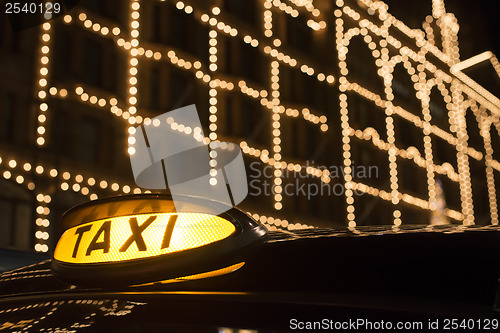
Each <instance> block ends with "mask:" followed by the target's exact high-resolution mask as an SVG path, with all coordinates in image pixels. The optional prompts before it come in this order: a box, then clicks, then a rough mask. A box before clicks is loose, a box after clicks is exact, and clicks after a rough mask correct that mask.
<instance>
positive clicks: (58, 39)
mask: <svg viewBox="0 0 500 333" xmlns="http://www.w3.org/2000/svg"><path fill="white" fill-rule="evenodd" d="M73 43H74V38H72V36H71V33H70V31H69V29H68V27H66V26H61V28H60V29H57V31H56V33H55V42H54V46H53V47H54V49H55V50H54V53H53V56H54V63H55V64H57V66H52V68H53V75H54V79H55V80H56V81H62V82H65V81H66V80H71V79H72V76H73V75H74V74H75V73H74V72H73V66H72V64H73V57H72V53H73Z"/></svg>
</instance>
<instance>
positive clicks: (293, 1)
mask: <svg viewBox="0 0 500 333" xmlns="http://www.w3.org/2000/svg"><path fill="white" fill-rule="evenodd" d="M174 3H175V6H176V8H177V9H178V10H180V11H184V12H185V13H186V14H192V15H194V16H195V18H196V19H198V20H200V21H201V22H202V23H204V24H207V25H209V27H210V31H209V34H210V36H209V42H210V50H209V51H210V61H209V64H206V65H205V64H203V63H202V62H201V61H200V60H199V59H196V58H195V57H193V56H192V55H190V54H184V52H182V51H179V50H173V49H169V50H167V51H166V52H165V51H159V50H154V49H147V48H143V47H142V46H140V45H139V34H140V33H139V17H140V7H141V6H140V2H139V1H137V0H131V2H130V21H129V22H130V35H128V36H125V35H124V34H123V32H122V31H121V29H120V28H119V27H117V26H106V25H104V24H103V23H102V22H101V23H100V22H98V21H99V20H98V19H94V20H91V19H90V18H89V17H88V16H87V14H86V13H84V12H80V13H77V14H75V15H74V16H72V15H66V16H64V18H63V21H64V23H66V24H79V25H80V26H81V27H82V28H84V29H87V30H88V31H90V32H93V33H95V34H98V35H99V36H101V37H102V38H110V39H112V40H113V41H114V42H115V43H116V45H117V46H118V47H119V48H121V49H123V50H124V51H126V52H127V53H128V54H129V68H128V81H127V89H128V92H127V93H128V97H127V100H125V101H122V100H119V99H118V98H117V97H116V96H112V95H107V94H106V93H105V92H103V93H102V96H98V95H99V93H91V92H90V91H93V90H92V88H91V87H89V88H88V89H87V88H86V87H84V86H78V87H76V88H70V87H57V86H51V87H50V88H49V85H48V84H49V83H48V74H49V61H50V57H49V56H50V54H49V53H50V42H51V24H50V23H49V22H46V23H44V24H43V25H42V29H41V34H40V38H41V44H40V67H39V74H40V76H39V81H38V83H39V84H38V88H37V91H36V94H37V96H38V98H39V100H40V104H39V115H38V123H39V125H38V128H37V133H38V136H37V139H36V142H37V144H38V145H40V146H43V145H44V144H45V143H46V140H45V131H46V129H45V125H44V123H45V121H46V115H45V114H46V112H47V111H48V104H47V103H46V102H45V99H46V97H47V93H49V94H50V95H52V96H54V97H56V98H73V99H75V100H77V101H79V102H81V103H89V104H92V105H94V106H95V107H99V108H102V109H105V110H108V109H109V111H110V112H112V113H113V114H114V115H116V116H117V117H120V118H122V119H123V120H125V121H126V122H127V123H128V124H129V126H130V127H129V130H128V131H129V133H130V134H133V133H132V132H133V131H134V128H133V127H132V125H134V124H141V123H144V124H146V125H148V124H150V123H151V119H149V118H142V117H141V116H140V115H137V111H138V110H137V108H136V104H137V97H136V94H137V84H138V80H137V71H138V69H137V66H138V63H139V59H151V60H153V61H168V62H169V63H171V64H172V65H175V66H177V67H179V68H180V69H182V70H186V71H189V72H191V73H193V75H195V77H196V78H197V79H199V80H200V81H201V82H203V83H204V84H207V85H209V87H210V89H209V95H210V96H209V101H210V119H209V120H210V125H209V126H210V128H209V129H210V133H209V138H210V141H211V148H212V147H213V144H214V143H217V142H218V141H217V132H216V131H217V89H224V90H228V91H232V90H233V89H234V88H235V87H239V89H236V90H235V91H236V92H240V93H242V94H245V95H247V96H250V97H251V98H254V99H257V100H258V101H260V104H261V105H262V106H264V107H266V108H267V109H268V110H269V111H270V116H271V117H272V119H273V129H272V131H273V133H272V134H273V135H272V137H273V151H272V153H270V152H269V151H268V150H267V149H258V148H254V147H251V146H249V145H248V144H247V143H246V142H245V141H242V142H241V143H240V146H241V148H242V150H243V152H244V153H245V154H248V155H251V156H254V157H256V158H260V160H262V162H264V163H267V164H269V165H272V166H273V167H275V180H274V185H275V187H276V189H277V190H278V191H277V192H278V194H277V195H276V196H275V197H274V199H275V209H277V210H279V209H281V208H282V204H281V199H282V197H281V195H280V194H279V188H280V185H281V178H280V177H281V174H282V170H285V169H288V170H295V171H298V170H301V169H302V168H305V170H306V172H307V173H308V174H309V175H312V176H315V177H318V178H320V179H321V180H322V181H323V182H324V183H328V182H330V181H331V179H330V177H329V175H328V171H326V170H323V169H321V168H315V167H312V166H307V167H305V166H304V165H301V164H297V163H288V162H286V161H283V160H282V156H281V139H280V129H279V128H280V118H281V117H282V116H287V117H295V118H296V117H299V116H300V115H302V116H303V118H304V120H305V121H309V122H311V123H314V124H318V125H319V126H320V129H321V131H323V132H326V131H327V130H328V125H327V118H326V116H325V115H318V113H319V112H318V111H317V110H309V109H308V108H302V109H301V110H298V109H294V108H291V107H286V106H285V105H283V104H282V103H281V101H280V99H279V67H280V66H283V65H284V66H289V67H291V68H294V67H298V68H300V70H301V71H302V72H303V73H305V74H306V75H309V76H314V77H315V78H316V79H317V81H318V82H325V83H327V84H328V85H333V84H334V83H335V78H334V76H333V75H331V74H328V73H323V72H321V71H319V70H318V69H317V68H314V66H311V65H310V64H307V63H306V62H304V61H302V60H300V59H296V58H294V57H292V56H291V55H289V54H287V53H286V52H285V51H284V50H283V49H281V48H280V47H281V41H280V40H279V39H276V38H274V39H273V38H272V36H273V23H272V20H273V10H274V11H278V10H279V11H281V12H283V13H284V14H285V15H290V16H291V17H297V16H298V15H302V14H301V13H300V11H299V10H298V9H301V7H303V8H305V9H306V10H307V12H308V13H306V14H305V15H309V20H308V21H307V25H308V27H309V28H311V29H312V30H314V31H318V30H321V29H325V28H326V27H327V26H326V22H325V21H322V20H318V19H317V17H319V16H320V14H321V13H320V12H319V10H318V9H317V8H315V7H314V4H313V2H312V0H289V1H280V0H265V2H264V3H263V11H262V13H263V22H264V26H263V31H264V35H265V37H266V38H264V39H262V40H259V38H256V37H255V36H252V33H251V32H247V31H244V29H243V28H241V30H238V29H237V28H235V27H232V26H230V25H228V24H226V23H225V22H223V21H222V20H220V19H218V15H219V14H220V8H218V7H213V8H212V10H211V13H210V14H209V13H204V12H202V11H200V10H197V9H196V8H193V7H192V6H190V5H186V4H185V3H184V2H182V1H175V2H174ZM361 3H363V4H364V5H365V6H366V8H367V9H366V11H367V13H368V14H369V15H377V16H378V18H379V19H380V20H382V22H383V25H382V26H380V27H379V26H377V25H376V24H374V23H372V22H371V21H370V20H367V19H361V15H360V14H359V13H358V12H356V11H355V10H354V9H352V8H350V7H349V6H347V5H345V4H344V2H343V0H337V1H336V4H337V6H338V7H339V9H337V10H336V11H335V29H336V38H337V39H336V45H337V50H338V54H339V63H338V65H339V69H340V73H341V77H340V78H339V90H340V92H341V93H340V114H341V126H342V142H343V156H344V167H345V185H346V192H345V193H346V203H347V219H348V225H349V227H355V226H356V223H355V214H354V196H353V191H354V190H359V191H361V192H364V193H368V194H370V195H374V196H378V197H380V198H382V199H383V200H386V201H390V202H392V203H393V204H394V205H397V204H398V203H399V202H400V201H403V202H405V203H408V204H411V205H414V206H416V207H419V208H422V209H426V210H432V209H433V202H434V201H435V193H436V191H435V181H434V176H435V173H438V174H442V175H445V176H447V177H448V178H449V179H450V180H452V181H454V182H458V183H459V185H460V195H461V199H462V212H457V211H454V210H451V209H448V210H446V214H447V216H449V217H450V218H453V219H455V220H458V221H463V223H464V224H473V223H474V216H473V214H474V210H473V203H472V199H471V198H472V192H471V183H470V176H469V166H468V159H469V158H474V159H476V160H483V159H484V160H485V163H486V173H487V177H488V192H489V197H490V207H491V217H492V223H493V224H497V223H498V212H497V205H496V193H495V188H494V180H493V173H492V170H493V169H496V170H499V171H500V163H499V162H498V161H496V160H494V159H493V158H492V148H491V138H489V131H487V130H486V128H489V126H492V125H495V126H496V125H497V123H495V121H493V120H491V119H492V118H491V116H489V117H484V119H485V120H484V122H483V123H482V124H481V125H480V126H481V128H482V131H481V133H482V135H483V137H484V138H485V151H486V155H485V156H483V154H482V153H481V152H478V151H476V150H474V149H473V148H472V147H468V146H467V132H466V127H465V120H464V117H465V110H466V108H467V107H468V106H471V107H472V108H474V105H475V102H476V101H477V102H478V103H479V104H480V105H481V107H480V108H486V109H488V110H489V111H491V112H496V113H497V114H499V109H498V107H497V106H496V105H495V103H492V102H491V101H496V100H497V99H496V97H495V96H490V95H491V94H490V95H488V94H487V92H486V93H485V92H484V88H482V87H481V86H479V85H478V84H476V83H475V82H466V83H468V84H469V86H471V87H472V88H470V87H468V86H465V85H463V84H461V83H460V82H459V81H458V80H456V79H454V78H453V77H451V76H449V75H448V74H446V73H445V72H443V71H441V70H440V69H438V68H437V67H436V66H435V65H434V64H432V63H431V62H429V61H427V60H426V58H425V54H426V53H431V54H433V55H434V56H436V57H437V58H438V59H440V60H441V61H443V62H445V63H447V64H449V65H450V66H453V65H455V64H457V62H458V59H459V53H458V52H459V50H458V41H457V39H456V32H457V31H458V24H457V22H456V19H455V18H454V16H453V15H452V14H450V13H446V11H445V8H444V3H443V1H442V0H434V1H433V15H432V16H428V17H427V18H426V22H424V25H423V27H424V30H425V33H424V31H421V30H416V29H410V28H409V27H407V26H406V25H405V24H404V23H403V22H401V21H399V20H397V19H396V18H394V17H393V16H392V15H390V14H389V13H388V12H387V5H385V4H384V3H383V2H381V1H376V2H374V1H371V0H361ZM292 5H293V6H296V7H297V8H294V7H293V6H292ZM345 16H347V17H348V18H347V19H350V20H351V21H354V22H355V23H357V24H358V26H359V28H358V27H356V28H353V29H350V30H348V31H345V28H344V20H345V19H346V18H345ZM390 26H393V27H395V28H396V29H397V30H399V31H401V32H402V33H404V34H406V35H407V36H408V37H410V38H413V39H415V41H416V45H417V46H418V47H419V48H420V50H419V51H418V52H415V51H413V50H412V49H411V48H408V47H407V46H404V45H402V43H401V42H400V41H398V40H397V39H396V38H395V37H393V36H391V35H390V34H389V33H388V28H389V27H390ZM436 28H439V29H441V31H444V33H443V38H442V46H439V45H436V40H435V38H434V29H436ZM219 33H221V34H225V35H228V36H231V37H237V38H241V39H242V40H243V41H244V42H245V43H247V44H249V45H250V46H252V47H254V48H258V49H259V51H261V52H262V53H263V54H265V55H267V56H269V57H270V58H271V60H272V61H271V68H270V79H271V87H270V88H269V89H266V88H265V87H249V86H248V85H247V83H246V82H245V81H243V80H239V81H238V82H236V81H233V82H231V81H228V80H227V79H225V80H223V79H220V78H217V77H216V74H217V35H218V34H219ZM355 35H362V36H363V38H364V40H365V42H366V43H367V45H368V47H369V48H370V49H371V50H372V54H373V56H374V58H375V59H376V60H375V63H376V65H377V66H378V67H379V68H380V70H381V72H380V73H382V75H381V76H382V78H383V81H384V86H385V96H384V97H383V98H382V97H380V96H379V95H377V94H375V93H373V92H370V91H369V90H368V89H366V88H364V87H362V86H361V85H360V84H358V83H355V82H349V80H348V78H347V75H348V69H347V65H346V56H347V52H348V48H347V45H348V42H349V40H350V39H351V38H352V37H354V36H355ZM372 36H377V37H378V38H380V42H379V45H377V44H376V43H375V42H374V39H373V38H372ZM426 36H427V38H425V37H426ZM389 46H391V47H394V48H396V49H397V50H399V52H400V54H399V55H396V56H393V57H392V58H390V57H389V52H388V47H389ZM440 47H442V49H443V51H441V50H440ZM494 60H496V58H495V59H494ZM400 62H401V63H403V64H404V65H405V68H407V70H408V73H409V74H410V75H411V78H412V80H413V82H415V84H416V85H418V91H419V92H418V94H417V95H418V96H417V97H418V98H419V99H420V100H421V101H422V116H423V119H421V118H420V117H418V116H415V115H414V114H412V113H410V112H408V111H406V110H404V109H403V108H401V107H400V106H397V105H393V103H392V100H393V98H394V96H393V94H392V72H393V69H394V66H395V65H396V64H397V63H400ZM412 62H414V63H417V66H416V68H414V67H413V65H412ZM492 64H493V65H494V66H495V69H496V70H497V71H499V66H498V61H496V63H493V60H492ZM426 72H430V73H432V75H431V77H428V74H427V73H426ZM432 76H433V77H432ZM434 85H436V86H437V87H438V89H439V90H440V92H441V94H442V95H443V98H444V100H445V102H446V103H447V107H448V110H449V113H448V115H449V117H450V124H451V126H450V128H449V131H448V129H441V128H439V127H437V126H435V125H431V124H430V120H431V115H430V110H429V92H430V90H431V88H432V87H433V86H434ZM447 87H449V88H447ZM346 91H353V92H356V93H358V94H360V95H361V96H363V97H364V98H366V99H368V100H371V101H372V102H373V103H374V104H375V105H377V106H378V107H379V108H381V109H383V110H384V112H385V119H386V130H387V134H388V135H387V137H388V139H387V142H384V141H382V140H381V139H380V135H379V133H377V132H376V131H375V130H374V129H373V128H367V129H365V130H363V131H361V130H356V129H353V128H352V127H351V126H350V124H349V109H348V104H347V95H346V94H345V92H346ZM464 94H465V95H467V96H468V98H469V99H470V100H465V99H464ZM485 94H486V97H487V98H484V97H483V96H485ZM476 108H477V107H476ZM484 112H486V111H484ZM484 112H483V113H484ZM394 117H402V118H405V119H406V120H409V121H411V122H412V123H413V124H414V125H415V127H416V128H420V129H422V130H423V132H424V140H425V142H424V144H425V154H424V156H420V153H419V152H418V150H417V149H416V148H415V147H409V148H408V149H400V148H397V147H396V146H395V143H394V124H393V119H394ZM494 117H496V118H494V119H496V121H497V122H498V117H497V116H496V115H494ZM453 133H455V134H453ZM431 134H433V135H436V136H438V137H440V138H442V139H444V140H445V141H447V142H448V143H449V144H450V145H453V146H455V147H456V148H457V160H458V170H454V169H453V167H452V166H451V165H450V164H449V163H444V164H442V165H436V164H434V163H433V156H432V145H431V141H430V135H431ZM354 136H355V137H357V138H358V139H362V140H368V141H371V142H372V143H373V145H374V146H375V147H377V148H378V149H381V150H383V151H386V152H387V153H388V158H389V168H390V175H391V191H390V192H387V191H384V190H380V189H376V188H374V187H371V186H368V185H366V184H362V183H356V182H354V181H353V180H352V174H351V164H352V161H351V158H350V156H351V151H350V150H351V146H350V141H351V138H352V137H354ZM129 153H130V154H133V153H134V152H133V151H130V150H129ZM215 157H216V156H215V155H214V154H211V165H212V166H213V167H214V166H215V164H216V161H215ZM396 157H401V158H405V159H408V160H412V161H413V162H414V163H415V164H416V165H418V166H419V167H422V168H425V169H426V170H427V176H428V177H427V181H428V190H429V200H424V199H421V198H416V197H413V196H411V195H409V194H406V193H401V192H400V191H399V187H398V179H397V164H396ZM4 158H5V159H6V160H8V162H5V163H4V164H3V166H2V167H3V169H4V171H3V177H4V178H5V179H13V180H15V181H16V182H17V183H19V184H26V186H27V187H28V189H30V190H35V184H34V183H33V182H32V181H30V180H29V178H30V174H28V171H30V170H31V167H32V166H31V164H29V163H28V162H25V163H23V161H20V160H17V159H15V158H11V159H9V158H8V157H5V156H4ZM0 165H2V159H1V158H0ZM21 165H22V166H21ZM35 171H36V174H38V175H46V176H49V177H51V178H56V177H58V176H59V177H60V178H62V179H61V181H60V184H59V187H60V189H61V190H63V191H68V190H72V191H75V192H78V193H81V194H83V195H86V196H88V197H89V198H90V199H96V198H97V194H96V193H95V191H96V190H110V191H113V192H121V193H131V192H133V193H141V189H139V188H137V187H135V188H132V187H131V186H130V185H128V184H119V183H118V182H110V181H109V180H105V179H102V180H97V179H96V177H94V176H92V175H82V174H80V173H78V172H76V171H72V173H70V172H69V171H61V172H59V171H58V170H56V169H55V168H51V167H48V166H42V165H37V166H36V167H35ZM213 171H215V170H213ZM213 171H212V172H213ZM23 174H24V176H23ZM212 175H213V176H215V175H214V174H212ZM145 192H148V191H145ZM37 200H38V202H39V204H38V207H37V214H38V218H37V220H36V223H37V231H36V238H37V239H38V240H39V242H38V243H37V244H36V246H35V249H36V250H37V251H47V250H48V247H47V246H46V244H44V240H47V239H48V238H49V236H50V235H49V234H48V232H47V231H44V230H45V229H44V228H47V227H48V226H49V225H50V221H49V220H48V219H47V215H48V214H49V213H50V210H49V208H48V204H49V203H50V201H51V197H50V195H48V194H44V193H38V194H37ZM253 215H254V217H255V218H256V219H258V220H261V222H263V223H266V224H267V225H268V226H270V227H271V228H276V227H281V228H288V229H294V228H302V227H304V228H307V227H310V226H307V225H301V224H299V223H295V224H292V223H288V221H286V220H281V219H278V218H273V217H267V216H262V215H258V214H253ZM393 216H394V224H395V225H396V226H398V225H400V224H401V223H402V221H401V212H400V211H399V210H398V209H397V206H395V209H394V211H393ZM273 224H274V225H273ZM292 226H293V227H292Z"/></svg>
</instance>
